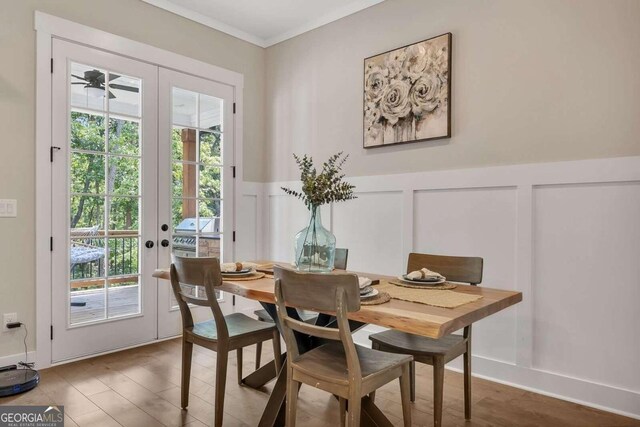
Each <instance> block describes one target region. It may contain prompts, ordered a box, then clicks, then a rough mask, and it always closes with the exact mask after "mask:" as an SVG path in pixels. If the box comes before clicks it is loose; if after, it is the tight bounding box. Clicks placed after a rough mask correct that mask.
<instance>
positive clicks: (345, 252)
mask: <svg viewBox="0 0 640 427" xmlns="http://www.w3.org/2000/svg"><path fill="white" fill-rule="evenodd" d="M347 258H349V249H345V248H336V254H335V261H334V263H333V266H334V267H335V269H336V270H346V269H347ZM253 314H255V315H256V316H257V317H258V320H262V321H263V322H273V319H272V318H271V315H269V313H268V312H267V310H265V309H264V308H261V309H260V310H256V311H254V312H253ZM298 316H300V320H302V321H303V322H307V323H315V322H316V319H317V318H318V313H314V312H313V311H305V310H298ZM261 358H262V343H259V344H257V345H256V370H257V369H258V368H259V367H260V360H261Z"/></svg>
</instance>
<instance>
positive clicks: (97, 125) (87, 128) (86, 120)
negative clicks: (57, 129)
mask: <svg viewBox="0 0 640 427" xmlns="http://www.w3.org/2000/svg"><path fill="white" fill-rule="evenodd" d="M104 134H105V132H104V116H102V115H96V114H90V113H84V112H80V111H72V112H71V148H72V149H74V150H86V151H99V152H104V138H105V137H104Z"/></svg>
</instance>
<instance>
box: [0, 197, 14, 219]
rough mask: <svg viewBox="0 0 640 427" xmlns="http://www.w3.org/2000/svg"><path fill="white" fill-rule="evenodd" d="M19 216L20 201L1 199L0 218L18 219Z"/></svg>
mask: <svg viewBox="0 0 640 427" xmlns="http://www.w3.org/2000/svg"><path fill="white" fill-rule="evenodd" d="M17 215H18V201H17V200H16V199H0V217H7V218H11V217H16V216H17Z"/></svg>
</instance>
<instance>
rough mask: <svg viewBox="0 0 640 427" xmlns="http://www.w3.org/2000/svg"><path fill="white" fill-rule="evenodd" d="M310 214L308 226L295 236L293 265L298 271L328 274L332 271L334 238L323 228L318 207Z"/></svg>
mask: <svg viewBox="0 0 640 427" xmlns="http://www.w3.org/2000/svg"><path fill="white" fill-rule="evenodd" d="M310 214H311V217H310V219H309V225H308V226H307V227H305V228H303V229H302V230H300V231H299V232H298V234H296V241H295V260H294V265H295V266H296V269H297V270H298V271H308V272H314V273H328V272H330V271H332V270H333V262H334V260H335V255H336V236H334V235H333V233H331V232H330V231H329V230H327V229H326V228H324V227H323V225H322V218H321V217H320V207H319V206H317V207H314V208H312V209H311V211H310Z"/></svg>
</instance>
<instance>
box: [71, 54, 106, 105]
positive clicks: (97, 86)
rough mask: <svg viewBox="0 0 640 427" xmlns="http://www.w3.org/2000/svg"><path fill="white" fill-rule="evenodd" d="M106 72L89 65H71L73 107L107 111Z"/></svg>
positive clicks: (73, 63)
mask: <svg viewBox="0 0 640 427" xmlns="http://www.w3.org/2000/svg"><path fill="white" fill-rule="evenodd" d="M104 76H105V71H104V70H101V69H97V68H95V67H91V66H88V65H82V64H76V63H75V62H72V63H71V76H70V83H71V94H70V97H71V105H72V106H73V107H80V108H90V109H92V110H101V111H102V110H104V109H105V96H104V95H105V90H104V80H105V78H104Z"/></svg>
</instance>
